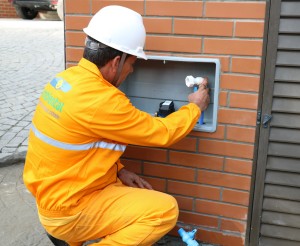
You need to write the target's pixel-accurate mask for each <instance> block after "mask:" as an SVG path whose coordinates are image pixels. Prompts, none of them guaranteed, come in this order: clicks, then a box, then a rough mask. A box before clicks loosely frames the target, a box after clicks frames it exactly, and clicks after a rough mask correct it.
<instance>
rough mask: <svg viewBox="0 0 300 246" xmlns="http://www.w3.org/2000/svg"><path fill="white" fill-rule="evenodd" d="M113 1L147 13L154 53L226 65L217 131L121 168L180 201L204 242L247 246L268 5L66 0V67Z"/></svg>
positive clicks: (185, 220) (129, 160)
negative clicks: (94, 21)
mask: <svg viewBox="0 0 300 246" xmlns="http://www.w3.org/2000/svg"><path fill="white" fill-rule="evenodd" d="M110 4H118V5H122V6H126V7H129V8H132V9H133V10H135V11H137V12H139V13H140V14H142V15H143V17H144V23H145V26H146V31H147V40H146V51H147V53H148V54H156V55H157V54H163V55H174V54H175V55H176V56H190V57H207V58H219V59H220V60H221V78H220V95H219V109H218V127H217V131H216V132H215V133H201V132H192V133H191V134H190V135H189V136H188V137H186V138H185V139H183V140H182V141H180V142H179V143H177V144H175V145H174V146H172V147H170V148H168V149H164V148H144V147H137V146H130V147H128V148H127V150H126V152H125V154H124V159H123V163H124V164H125V165H126V167H127V168H128V169H130V170H133V171H135V172H137V173H139V174H141V175H144V176H145V178H146V179H147V180H148V181H149V182H150V183H151V184H152V185H153V186H154V188H155V189H157V190H160V191H163V192H167V193H170V194H172V195H174V196H175V197H176V199H177V200H178V203H179V206H180V209H181V212H180V216H179V222H178V226H184V227H185V228H186V229H193V228H197V229H198V233H197V239H198V240H200V241H204V242H208V243H212V244H219V245H231V246H232V245H234V246H238V245H244V240H245V233H246V229H247V228H246V224H247V213H248V205H249V190H250V183H251V173H252V165H253V151H254V144H255V143H254V139H255V128H256V114H257V110H256V108H257V102H258V90H259V82H260V66H261V56H262V44H263V34H264V33H263V27H264V18H265V8H266V4H265V2H264V1H242V0H241V1H234V2H230V1H222V2H219V1H212V0H210V1H170V0H169V1H167V0H157V1H156V0H122V1H114V0H110V1H103V0H90V1H81V0H66V22H65V23H66V57H67V66H72V65H73V64H75V63H76V62H77V61H78V60H79V59H80V58H81V56H82V50H83V48H82V46H83V43H84V38H85V35H84V33H83V32H82V28H83V27H85V26H86V25H87V24H88V22H89V20H90V18H91V15H92V14H94V13H95V12H97V11H98V10H99V9H100V8H102V7H104V6H106V5H110ZM177 229H178V228H177V227H176V228H175V229H174V230H173V231H172V232H171V234H173V235H177Z"/></svg>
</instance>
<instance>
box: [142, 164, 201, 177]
mask: <svg viewBox="0 0 300 246" xmlns="http://www.w3.org/2000/svg"><path fill="white" fill-rule="evenodd" d="M143 173H144V174H145V175H148V176H155V177H161V178H167V179H177V180H184V181H190V182H193V181H195V177H196V175H195V174H196V171H195V169H191V168H183V167H176V166H171V165H161V164H154V163H147V162H145V163H144V171H143Z"/></svg>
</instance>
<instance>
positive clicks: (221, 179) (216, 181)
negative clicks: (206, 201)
mask: <svg viewBox="0 0 300 246" xmlns="http://www.w3.org/2000/svg"><path fill="white" fill-rule="evenodd" d="M198 182H199V183H201V184H208V185H215V186H221V187H227V188H233V189H240V190H246V191H249V189H250V182H251V178H250V177H246V176H240V175H233V174H227V173H220V172H210V171H204V170H199V171H198Z"/></svg>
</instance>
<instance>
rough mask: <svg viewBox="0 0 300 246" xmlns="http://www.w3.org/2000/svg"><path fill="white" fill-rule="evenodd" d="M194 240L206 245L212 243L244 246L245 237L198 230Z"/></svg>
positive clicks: (224, 245)
mask: <svg viewBox="0 0 300 246" xmlns="http://www.w3.org/2000/svg"><path fill="white" fill-rule="evenodd" d="M196 238H197V239H198V240H200V241H203V242H206V243H212V244H214V245H215V244H217V245H222V246H233V245H234V246H244V245H245V244H244V242H245V237H244V236H242V235H233V234H232V233H226V232H216V231H210V230H203V229H198V232H197V236H196Z"/></svg>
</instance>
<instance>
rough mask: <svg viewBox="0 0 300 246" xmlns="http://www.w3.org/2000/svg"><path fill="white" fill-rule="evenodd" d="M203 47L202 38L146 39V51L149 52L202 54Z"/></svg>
mask: <svg viewBox="0 0 300 246" xmlns="http://www.w3.org/2000/svg"><path fill="white" fill-rule="evenodd" d="M201 46H202V41H201V38H186V37H173V36H147V38H146V49H147V50H149V51H150V50H152V51H172V52H187V53H200V51H201Z"/></svg>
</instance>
